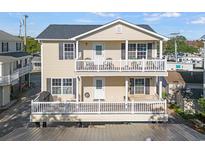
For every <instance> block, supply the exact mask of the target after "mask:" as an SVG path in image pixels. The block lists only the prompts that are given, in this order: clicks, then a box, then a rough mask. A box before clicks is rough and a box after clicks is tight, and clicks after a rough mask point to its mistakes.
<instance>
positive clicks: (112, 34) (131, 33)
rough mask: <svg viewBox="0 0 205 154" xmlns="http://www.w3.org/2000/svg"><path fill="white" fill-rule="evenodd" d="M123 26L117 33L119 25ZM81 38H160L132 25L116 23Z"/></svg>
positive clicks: (92, 39)
mask: <svg viewBox="0 0 205 154" xmlns="http://www.w3.org/2000/svg"><path fill="white" fill-rule="evenodd" d="M118 26H122V33H117V32H116V30H117V27H118ZM81 40H87V41H88V40H89V41H96V40H140V41H142V40H143V41H144V40H159V38H156V37H154V36H151V35H150V34H146V33H145V32H142V31H139V30H137V29H134V28H132V27H129V26H127V25H124V24H119V23H118V24H114V25H112V26H110V27H107V28H105V29H102V30H100V31H98V32H95V33H93V34H90V35H88V36H84V37H83V38H81Z"/></svg>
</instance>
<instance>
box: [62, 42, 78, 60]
mask: <svg viewBox="0 0 205 154" xmlns="http://www.w3.org/2000/svg"><path fill="white" fill-rule="evenodd" d="M65 44H73V51H65ZM65 52H73V59H65ZM75 54H76V53H75V43H73V42H69V43H63V60H74V59H75Z"/></svg>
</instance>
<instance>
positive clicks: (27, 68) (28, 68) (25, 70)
mask: <svg viewBox="0 0 205 154" xmlns="http://www.w3.org/2000/svg"><path fill="white" fill-rule="evenodd" d="M31 70H32V67H31V65H27V66H24V67H22V68H20V69H19V76H22V75H25V74H27V73H30V72H31Z"/></svg>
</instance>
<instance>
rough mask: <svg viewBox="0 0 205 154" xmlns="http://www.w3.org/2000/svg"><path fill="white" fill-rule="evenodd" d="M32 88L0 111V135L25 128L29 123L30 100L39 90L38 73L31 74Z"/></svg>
mask: <svg viewBox="0 0 205 154" xmlns="http://www.w3.org/2000/svg"><path fill="white" fill-rule="evenodd" d="M31 82H32V83H34V84H32V85H33V86H32V88H30V89H29V90H28V91H26V92H24V93H22V95H21V100H19V101H18V102H17V103H15V104H14V105H12V106H11V107H10V108H9V109H8V110H5V111H1V113H0V137H2V136H4V135H6V134H8V133H10V132H11V131H13V130H15V129H17V128H22V127H23V128H26V127H27V126H28V123H29V120H30V119H29V116H30V101H31V99H33V98H35V97H36V94H37V93H38V92H39V91H40V74H38V73H35V74H31Z"/></svg>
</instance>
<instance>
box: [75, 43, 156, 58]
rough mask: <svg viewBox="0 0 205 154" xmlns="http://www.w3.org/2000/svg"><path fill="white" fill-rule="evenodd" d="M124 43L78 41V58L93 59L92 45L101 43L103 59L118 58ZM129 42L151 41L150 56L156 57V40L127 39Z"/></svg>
mask: <svg viewBox="0 0 205 154" xmlns="http://www.w3.org/2000/svg"><path fill="white" fill-rule="evenodd" d="M122 43H125V41H80V43H79V46H80V47H79V51H80V52H79V58H80V59H86V58H90V59H93V54H94V50H93V49H94V48H93V47H94V45H95V44H102V45H103V47H104V48H103V50H104V56H105V59H107V58H112V60H120V59H121V44H122ZM129 43H135V44H136V43H152V53H151V55H152V57H153V58H156V57H157V42H156V41H129Z"/></svg>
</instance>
